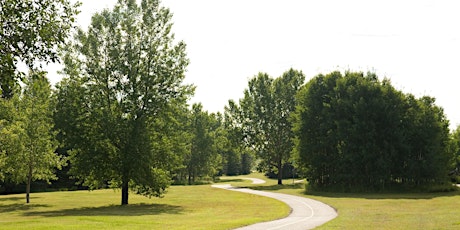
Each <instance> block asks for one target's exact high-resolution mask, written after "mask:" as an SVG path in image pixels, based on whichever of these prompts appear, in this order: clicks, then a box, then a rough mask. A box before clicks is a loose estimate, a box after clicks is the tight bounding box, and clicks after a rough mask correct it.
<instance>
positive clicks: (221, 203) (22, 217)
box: [0, 185, 289, 229]
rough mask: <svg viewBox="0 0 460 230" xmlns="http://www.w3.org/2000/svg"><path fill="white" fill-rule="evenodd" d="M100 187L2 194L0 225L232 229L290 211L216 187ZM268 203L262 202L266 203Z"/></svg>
mask: <svg viewBox="0 0 460 230" xmlns="http://www.w3.org/2000/svg"><path fill="white" fill-rule="evenodd" d="M120 199H121V195H120V192H119V191H113V190H96V191H92V192H88V191H72V192H48V193H32V194H31V203H30V204H25V198H24V195H23V194H19V195H4V196H0V213H1V216H0V229H127V228H129V229H231V228H235V227H239V226H244V225H249V224H252V223H257V222H261V221H267V220H272V219H278V218H281V217H283V216H286V215H287V214H288V213H289V208H288V207H287V206H286V205H285V204H284V203H281V202H279V201H276V200H273V199H270V198H265V197H259V196H255V195H250V194H243V193H238V192H232V191H226V190H222V189H217V188H211V186H210V185H200V186H173V187H171V188H170V189H169V192H168V193H167V194H166V196H165V197H164V198H161V199H160V198H152V199H148V198H146V197H142V196H138V195H131V194H130V198H129V201H130V204H129V205H127V206H120V205H119V202H120ZM261 204H263V205H261Z"/></svg>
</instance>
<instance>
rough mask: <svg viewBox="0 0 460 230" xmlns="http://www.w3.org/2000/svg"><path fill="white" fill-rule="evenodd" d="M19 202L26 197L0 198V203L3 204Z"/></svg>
mask: <svg viewBox="0 0 460 230" xmlns="http://www.w3.org/2000/svg"><path fill="white" fill-rule="evenodd" d="M35 198H37V197H34V199H35ZM19 200H24V201H25V200H26V197H25V196H24V197H1V196H0V202H3V201H19Z"/></svg>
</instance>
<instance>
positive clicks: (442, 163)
mask: <svg viewBox="0 0 460 230" xmlns="http://www.w3.org/2000/svg"><path fill="white" fill-rule="evenodd" d="M297 101H298V106H297V109H296V113H295V115H294V116H293V120H294V121H295V122H294V123H295V126H294V130H295V133H296V149H295V152H296V155H297V158H298V161H299V163H300V164H301V165H302V166H303V167H304V168H305V169H306V170H307V178H308V179H309V181H310V184H311V186H312V187H316V188H318V189H331V188H332V189H338V190H341V191H351V190H361V189H362V190H384V189H386V188H387V187H388V186H391V185H398V186H422V185H426V184H432V183H435V182H440V183H442V181H445V179H446V176H447V171H446V170H448V168H449V166H448V164H449V162H450V156H449V154H448V151H447V147H448V121H447V120H446V118H445V115H444V113H443V111H442V109H441V108H439V107H437V106H436V105H435V104H434V99H433V98H430V97H422V98H420V99H415V98H414V97H413V96H412V95H409V94H407V95H405V94H403V93H401V92H399V91H397V90H395V89H394V88H393V87H392V86H391V84H390V82H389V81H388V80H384V81H379V80H378V78H377V76H376V75H375V74H367V75H363V74H362V73H352V72H346V73H345V75H344V76H343V75H342V74H341V73H340V72H332V73H330V74H328V75H326V76H323V75H318V76H316V77H315V78H313V79H312V80H311V81H310V82H309V83H308V84H307V85H306V86H305V87H303V88H302V89H301V91H300V92H299V94H298V96H297Z"/></svg>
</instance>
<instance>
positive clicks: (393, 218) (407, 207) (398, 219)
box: [224, 174, 460, 229]
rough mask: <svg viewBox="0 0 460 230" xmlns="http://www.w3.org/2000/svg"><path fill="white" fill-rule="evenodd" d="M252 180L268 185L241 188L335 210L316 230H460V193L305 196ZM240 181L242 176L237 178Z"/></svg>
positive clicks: (294, 188)
mask: <svg viewBox="0 0 460 230" xmlns="http://www.w3.org/2000/svg"><path fill="white" fill-rule="evenodd" d="M251 176H252V177H256V178H261V179H265V180H267V184H264V185H248V184H242V185H243V186H247V187H252V188H254V189H260V190H270V191H272V192H280V193H287V194H292V195H298V196H305V197H309V198H312V199H316V200H319V201H322V202H324V203H326V204H329V205H331V206H332V207H334V208H335V209H337V210H338V213H339V216H338V217H337V218H335V219H334V220H332V221H330V222H328V223H326V224H324V225H323V226H320V227H318V228H317V229H460V191H456V192H449V193H407V194H400V193H394V194H354V193H352V194H344V193H314V194H305V190H304V185H303V184H297V185H293V184H292V180H284V181H283V183H284V185H283V186H278V185H276V180H269V179H266V178H264V177H263V175H261V174H253V175H251ZM242 177H245V176H241V177H237V178H242ZM246 177H247V176H246ZM224 179H230V178H224ZM235 179H236V178H233V180H235Z"/></svg>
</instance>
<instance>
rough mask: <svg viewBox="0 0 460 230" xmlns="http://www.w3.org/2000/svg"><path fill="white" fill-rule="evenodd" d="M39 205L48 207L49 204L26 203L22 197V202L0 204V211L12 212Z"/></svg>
mask: <svg viewBox="0 0 460 230" xmlns="http://www.w3.org/2000/svg"><path fill="white" fill-rule="evenodd" d="M39 207H50V206H49V205H46V204H30V203H29V204H26V202H25V198H24V203H21V204H20V203H16V204H7V205H0V213H5V212H14V211H27V210H31V209H34V208H39Z"/></svg>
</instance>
